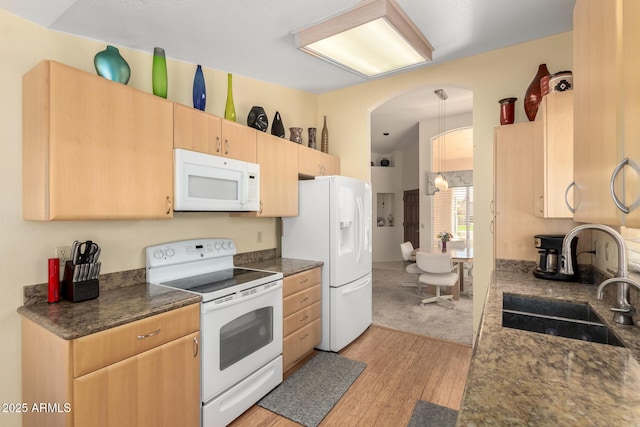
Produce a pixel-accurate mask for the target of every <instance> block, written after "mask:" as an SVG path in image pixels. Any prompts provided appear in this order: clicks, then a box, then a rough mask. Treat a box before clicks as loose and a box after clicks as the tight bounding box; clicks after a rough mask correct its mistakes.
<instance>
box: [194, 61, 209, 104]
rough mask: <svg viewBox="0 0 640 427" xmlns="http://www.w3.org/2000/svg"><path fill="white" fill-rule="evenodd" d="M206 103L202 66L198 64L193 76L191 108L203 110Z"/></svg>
mask: <svg viewBox="0 0 640 427" xmlns="http://www.w3.org/2000/svg"><path fill="white" fill-rule="evenodd" d="M206 105H207V88H206V86H205V83H204V75H203V74H202V67H201V66H200V65H198V67H197V68H196V74H195V76H193V108H197V109H198V110H201V111H204V109H205V107H206Z"/></svg>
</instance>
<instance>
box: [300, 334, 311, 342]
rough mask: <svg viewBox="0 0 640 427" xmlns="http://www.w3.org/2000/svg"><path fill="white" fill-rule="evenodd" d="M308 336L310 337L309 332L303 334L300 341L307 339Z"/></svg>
mask: <svg viewBox="0 0 640 427" xmlns="http://www.w3.org/2000/svg"><path fill="white" fill-rule="evenodd" d="M308 337H309V334H304V335H303V336H301V337H300V341H302V340H306V339H307V338H308Z"/></svg>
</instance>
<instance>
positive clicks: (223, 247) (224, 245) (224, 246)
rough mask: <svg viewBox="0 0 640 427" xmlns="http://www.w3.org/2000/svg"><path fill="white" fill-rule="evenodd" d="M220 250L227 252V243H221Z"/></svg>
mask: <svg viewBox="0 0 640 427" xmlns="http://www.w3.org/2000/svg"><path fill="white" fill-rule="evenodd" d="M222 249H224V250H225V251H226V250H227V242H222Z"/></svg>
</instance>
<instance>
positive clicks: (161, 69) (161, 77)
mask: <svg viewBox="0 0 640 427" xmlns="http://www.w3.org/2000/svg"><path fill="white" fill-rule="evenodd" d="M151 83H152V85H153V94H154V95H156V96H160V97H162V98H166V97H167V58H166V57H165V55H164V49H162V48H161V47H156V48H154V49H153V66H152V70H151Z"/></svg>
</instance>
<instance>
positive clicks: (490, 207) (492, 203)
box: [489, 200, 496, 214]
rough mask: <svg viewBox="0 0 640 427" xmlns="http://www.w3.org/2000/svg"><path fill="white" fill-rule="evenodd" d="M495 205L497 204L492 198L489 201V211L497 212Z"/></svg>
mask: <svg viewBox="0 0 640 427" xmlns="http://www.w3.org/2000/svg"><path fill="white" fill-rule="evenodd" d="M495 206H496V204H495V202H494V201H493V200H492V201H491V202H490V203H489V212H491V213H492V214H494V213H496V212H495V210H494V209H495Z"/></svg>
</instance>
